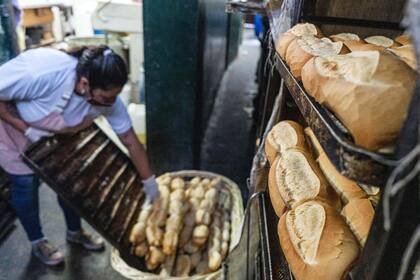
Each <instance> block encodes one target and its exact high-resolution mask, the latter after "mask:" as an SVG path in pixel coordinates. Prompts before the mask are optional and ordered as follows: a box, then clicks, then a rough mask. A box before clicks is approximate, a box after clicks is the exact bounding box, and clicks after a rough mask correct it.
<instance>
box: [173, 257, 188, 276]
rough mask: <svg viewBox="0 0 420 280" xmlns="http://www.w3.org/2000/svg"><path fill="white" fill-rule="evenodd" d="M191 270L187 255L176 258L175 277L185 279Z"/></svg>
mask: <svg viewBox="0 0 420 280" xmlns="http://www.w3.org/2000/svg"><path fill="white" fill-rule="evenodd" d="M190 270H191V259H190V257H189V256H187V255H180V256H178V257H177V258H176V266H175V276H177V277H186V276H188V274H189V273H190Z"/></svg>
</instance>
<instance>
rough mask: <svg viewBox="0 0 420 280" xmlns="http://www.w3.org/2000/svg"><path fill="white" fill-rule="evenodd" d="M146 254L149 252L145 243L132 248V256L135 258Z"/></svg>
mask: <svg viewBox="0 0 420 280" xmlns="http://www.w3.org/2000/svg"><path fill="white" fill-rule="evenodd" d="M148 252H149V246H148V245H147V242H146V241H143V242H142V243H140V244H138V245H137V246H136V247H135V248H134V254H135V255H136V256H137V257H144V256H146V255H147V253H148Z"/></svg>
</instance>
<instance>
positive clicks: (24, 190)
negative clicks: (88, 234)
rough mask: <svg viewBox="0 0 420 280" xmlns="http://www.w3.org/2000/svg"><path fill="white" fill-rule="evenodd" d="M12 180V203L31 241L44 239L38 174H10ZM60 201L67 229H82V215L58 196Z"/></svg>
mask: <svg viewBox="0 0 420 280" xmlns="http://www.w3.org/2000/svg"><path fill="white" fill-rule="evenodd" d="M8 177H9V179H10V180H11V182H12V189H11V198H10V203H11V205H12V206H13V207H14V209H15V211H16V214H17V216H18V218H19V221H20V222H21V224H22V226H23V228H24V229H25V232H26V234H27V236H28V239H29V240H30V241H35V240H39V239H42V238H43V237H44V234H43V233H42V227H41V222H40V217H39V197H38V190H39V186H40V181H39V179H38V177H37V176H36V175H33V174H31V175H13V174H8ZM58 203H59V204H60V206H61V209H62V210H63V213H64V218H65V220H66V224H67V229H68V230H70V231H78V230H80V229H81V220H80V217H79V216H78V215H77V214H76V213H75V212H74V211H73V210H72V209H70V208H69V207H68V206H67V205H66V204H65V202H63V201H62V200H61V199H60V198H59V197H58Z"/></svg>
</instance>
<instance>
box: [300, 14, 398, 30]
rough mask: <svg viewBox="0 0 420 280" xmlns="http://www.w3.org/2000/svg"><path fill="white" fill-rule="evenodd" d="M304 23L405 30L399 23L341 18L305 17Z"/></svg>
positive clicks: (303, 18)
mask: <svg viewBox="0 0 420 280" xmlns="http://www.w3.org/2000/svg"><path fill="white" fill-rule="evenodd" d="M302 21H308V22H312V23H317V24H330V25H346V26H360V27H369V28H380V29H393V30H399V31H403V30H404V29H405V28H404V27H402V26H401V24H400V23H399V22H387V21H376V20H365V19H353V18H341V17H322V16H304V17H302Z"/></svg>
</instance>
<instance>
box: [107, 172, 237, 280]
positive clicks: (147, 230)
mask: <svg viewBox="0 0 420 280" xmlns="http://www.w3.org/2000/svg"><path fill="white" fill-rule="evenodd" d="M157 182H158V186H159V192H160V197H159V199H158V200H156V201H155V202H153V203H150V202H145V203H144V205H143V206H142V209H141V211H140V214H139V217H138V219H137V223H136V224H135V225H134V227H133V229H132V231H131V234H130V242H131V244H132V253H133V254H134V255H136V256H137V257H139V258H143V259H144V261H145V267H146V268H147V271H140V270H137V269H134V268H132V267H130V266H128V265H127V264H126V263H125V262H124V261H123V260H122V258H121V257H120V255H119V253H118V251H117V250H115V249H114V250H113V251H112V254H111V264H112V266H113V267H114V269H115V270H117V271H118V272H119V273H120V274H122V275H123V276H125V277H126V278H128V279H219V278H220V275H221V265H222V263H223V261H224V260H225V259H226V257H227V255H228V254H229V251H230V250H231V249H232V248H234V247H235V246H236V244H237V242H238V240H239V236H237V234H239V233H237V232H236V231H235V230H234V229H238V228H240V227H241V226H240V225H241V223H242V218H243V205H242V197H241V193H240V191H239V188H238V186H237V185H236V184H235V183H234V182H232V181H231V180H229V179H228V178H226V177H223V176H220V175H217V174H214V173H211V172H205V171H194V170H191V171H179V172H173V173H166V174H163V175H162V176H160V177H159V178H158V179H157Z"/></svg>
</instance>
